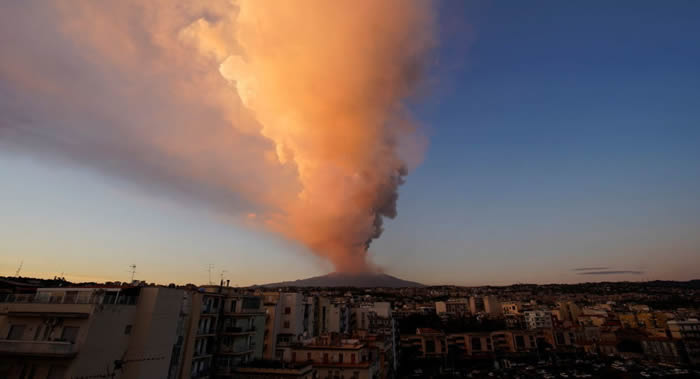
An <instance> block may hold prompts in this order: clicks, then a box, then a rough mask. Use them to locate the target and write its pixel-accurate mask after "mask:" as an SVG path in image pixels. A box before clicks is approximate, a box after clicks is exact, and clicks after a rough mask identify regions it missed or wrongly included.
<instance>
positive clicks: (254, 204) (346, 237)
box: [0, 0, 435, 271]
mask: <svg viewBox="0 0 700 379" xmlns="http://www.w3.org/2000/svg"><path fill="white" fill-rule="evenodd" d="M31 3H32V2H21V3H16V4H15V3H13V4H5V5H3V6H2V7H3V8H5V9H4V12H2V13H3V14H4V15H5V16H0V21H2V22H3V23H4V24H5V25H6V27H7V28H10V29H14V30H15V31H17V33H16V34H15V35H13V37H12V38H9V37H8V36H5V37H2V38H5V39H6V40H3V46H6V48H5V52H7V53H9V54H4V55H3V59H2V61H1V62H0V80H2V83H3V86H2V87H0V88H2V89H3V90H4V91H8V92H11V93H12V96H3V97H2V102H1V103H0V106H1V107H2V111H3V113H4V117H5V121H4V122H3V124H2V126H1V127H2V129H0V133H1V136H2V142H3V143H5V144H6V145H7V147H8V148H10V149H13V150H17V151H24V152H31V153H33V154H38V155H41V156H45V157H48V158H50V159H54V158H60V159H65V160H68V161H71V162H73V163H74V164H78V165H82V166H85V167H89V168H91V169H94V170H99V171H100V172H103V173H106V174H109V175H116V176H120V177H123V178H126V179H129V180H131V181H134V182H136V183H139V184H140V185H142V187H143V188H144V189H147V190H149V191H156V192H162V191H164V192H167V193H169V194H170V196H176V197H178V198H179V199H183V200H186V201H188V202H192V203H195V204H199V205H200V206H202V207H206V208H209V209H211V210H212V211H214V212H219V213H224V214H229V215H240V217H241V218H242V219H245V220H246V221H247V222H248V223H254V224H256V225H260V226H262V227H265V228H267V229H269V230H271V231H274V232H278V233H280V234H282V235H284V236H286V237H288V238H290V239H292V240H295V241H298V242H300V243H302V244H303V245H305V246H307V247H308V249H309V250H310V251H312V252H313V253H315V254H317V255H318V256H321V257H324V258H327V259H328V260H330V261H331V262H332V264H333V265H334V267H335V269H336V270H339V271H365V270H369V269H373V268H374V266H373V264H372V263H371V262H369V261H368V259H367V256H366V254H367V252H366V249H367V247H368V246H369V243H370V242H371V240H372V239H374V238H377V237H379V235H380V234H381V232H382V219H383V218H384V217H390V218H393V217H395V216H396V214H397V210H396V200H397V196H398V193H397V189H398V186H399V185H400V184H401V183H402V182H403V177H404V176H405V175H406V174H407V170H408V165H407V161H417V160H419V159H420V155H421V152H420V151H419V149H418V151H417V149H415V148H414V147H415V146H420V145H422V142H421V141H422V139H423V137H422V136H421V134H420V132H419V129H420V128H419V127H418V126H417V125H416V123H415V122H414V121H413V120H412V118H411V116H410V114H409V112H408V111H407V110H406V108H405V106H404V101H405V100H407V99H408V98H409V97H411V96H412V95H413V94H414V93H415V91H416V86H417V85H418V84H419V82H420V78H421V75H422V72H423V71H424V69H425V65H426V59H427V56H428V54H429V52H430V50H431V48H432V47H433V45H434V38H435V36H434V35H433V22H434V20H433V17H434V16H433V10H432V8H431V7H432V4H431V3H430V2H425V1H403V0H392V1H381V2H377V1H369V0H367V1H360V2H328V1H321V0H319V1H314V0H308V1H299V2H296V1H295V2H291V1H277V2H258V1H232V2H226V1H211V2H189V1H183V2H180V3H178V4H177V5H173V4H172V2H169V1H146V2H143V1H120V2H109V3H95V2H91V1H75V2H73V1H71V2H57V3H52V4H44V6H32V4H31ZM27 28H32V29H34V28H36V30H32V31H31V32H30V31H28V30H27ZM37 38H39V40H38V41H37ZM5 57H7V59H5ZM251 215H252V216H251Z"/></svg>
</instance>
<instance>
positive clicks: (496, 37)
mask: <svg viewBox="0 0 700 379" xmlns="http://www.w3.org/2000/svg"><path fill="white" fill-rule="evenodd" d="M27 4H29V2H28V3H27ZM632 4H633V5H632ZM24 6H25V5H13V6H8V8H10V9H8V12H0V21H7V22H0V30H3V31H5V33H3V34H5V35H6V36H8V35H9V32H8V30H6V28H5V27H3V26H2V25H6V27H7V28H13V27H15V28H16V29H14V30H13V32H14V34H13V36H14V38H16V41H19V42H17V43H13V44H9V43H8V44H5V43H4V42H5V41H6V39H2V37H0V41H3V43H2V44H1V45H0V46H2V47H0V49H2V50H0V51H2V53H3V55H5V53H6V54H12V55H13V56H20V57H22V58H21V59H19V60H17V62H19V63H18V66H12V64H9V63H8V64H3V63H2V62H0V113H1V114H3V116H0V177H1V178H3V179H4V180H2V186H0V197H1V198H2V199H3V200H2V201H1V202H0V240H1V241H3V242H2V243H1V244H0V257H1V258H0V275H2V276H11V275H13V274H14V273H15V271H16V270H17V268H18V267H19V266H20V264H22V271H21V274H22V275H23V276H37V277H53V276H56V275H61V274H63V276H65V277H66V278H67V279H68V280H71V281H74V282H80V281H91V280H95V281H125V280H127V279H128V278H129V277H130V273H129V272H128V270H129V265H130V264H135V265H136V266H137V274H136V279H140V280H145V281H147V282H156V283H161V284H167V283H171V282H172V283H178V284H184V283H190V282H191V283H195V284H204V283H207V282H208V281H209V271H210V270H209V265H210V264H213V265H214V269H213V270H211V277H212V281H213V282H214V283H218V281H219V277H220V275H221V271H222V270H225V273H224V278H225V279H229V280H230V281H231V284H232V285H238V286H247V285H252V284H263V283H271V282H281V281H288V280H295V279H302V278H306V277H312V276H317V275H322V274H326V273H328V272H330V271H333V264H331V263H329V261H328V260H324V259H323V258H321V257H319V256H317V255H314V254H313V253H311V252H310V249H309V248H308V247H306V246H305V245H304V244H303V243H301V242H299V241H300V239H297V240H296V241H295V240H294V238H288V237H285V236H284V234H283V233H275V232H272V231H270V230H269V229H265V228H264V227H262V226H261V225H259V224H257V223H256V222H255V220H254V219H255V217H256V215H257V214H256V213H253V212H252V211H251V212H247V213H245V214H246V215H247V216H248V217H245V216H244V217H238V216H234V215H233V214H231V213H228V212H226V211H225V210H224V209H221V208H217V207H212V206H211V205H210V204H204V205H203V204H202V203H200V202H198V201H196V200H194V201H193V200H191V199H189V198H187V197H183V196H180V195H179V194H178V193H177V192H176V191H168V190H162V187H158V186H153V185H151V184H150V183H149V180H148V179H146V180H140V179H137V180H133V177H129V176H125V175H119V174H116V175H115V174H114V172H116V171H119V170H110V169H109V167H108V166H110V165H111V166H114V165H115V164H114V162H113V161H107V163H106V164H103V165H102V166H105V167H107V168H103V167H102V166H101V167H100V168H98V169H96V168H95V167H94V166H91V165H90V162H84V161H81V160H80V159H75V157H70V156H67V155H65V154H63V155H61V154H53V152H52V151H50V149H42V148H41V146H40V147H39V148H36V147H33V148H31V149H27V148H24V147H23V146H21V145H20V144H18V143H17V140H15V139H12V138H11V137H12V134H11V132H12V131H13V130H14V128H17V125H25V124H32V122H35V123H40V122H46V120H47V119H43V118H42V117H43V115H42V112H48V111H47V109H48V110H50V111H51V112H55V113H50V112H49V114H50V115H56V114H64V113H63V112H65V113H66V114H68V115H69V116H71V117H72V113H71V112H77V110H79V109H82V105H83V103H84V102H87V101H88V100H89V99H90V98H91V97H99V96H102V95H106V98H105V99H102V100H101V101H104V102H105V104H108V105H106V106H105V107H104V108H105V109H99V110H97V111H96V112H98V113H99V112H103V113H104V114H109V115H110V116H113V115H111V114H110V112H112V111H113V109H111V107H110V106H109V104H112V103H113V104H114V106H115V109H117V110H119V111H122V110H123V109H128V108H126V106H127V105H129V104H130V103H131V102H133V101H138V100H141V99H140V98H128V97H124V98H121V97H119V95H120V94H127V95H134V94H136V93H137V92H133V93H132V92H129V91H131V90H132V89H133V87H138V88H139V89H141V90H143V89H144V88H148V85H149V83H148V82H146V83H131V82H129V81H128V78H130V77H132V76H130V75H132V74H134V75H136V76H133V77H135V78H136V80H142V79H145V78H147V77H148V76H147V75H144V74H143V73H141V74H138V75H137V72H136V71H137V70H138V69H141V70H144V71H145V72H147V73H157V72H159V71H158V69H160V68H159V67H145V68H144V67H140V66H138V65H133V66H132V65H131V62H127V63H124V66H118V67H119V68H120V69H123V70H124V71H123V72H120V73H119V78H118V79H116V80H117V81H119V80H122V81H124V82H120V83H119V85H116V84H114V83H112V82H111V81H110V80H106V79H105V80H102V79H100V80H99V81H96V82H94V83H93V82H90V83H87V84H86V83H82V82H80V81H78V83H76V84H75V87H74V88H75V91H76V92H73V93H71V94H72V95H74V97H70V98H61V102H60V103H59V102H55V103H51V101H52V100H55V99H53V98H51V97H46V98H44V97H42V96H39V95H38V94H41V93H42V92H41V91H44V90H47V89H46V88H48V87H50V85H51V83H47V82H46V81H41V80H38V81H36V82H33V81H32V80H31V79H32V78H34V77H33V76H32V75H33V74H34V73H35V72H40V73H41V76H37V77H38V78H57V77H58V78H60V77H62V76H68V77H70V76H71V75H76V73H75V70H77V69H80V68H81V67H87V68H88V69H91V70H92V69H93V68H94V66H93V65H92V64H93V63H94V64H95V65H97V63H95V62H94V61H92V59H94V60H99V59H101V58H104V57H105V56H110V57H112V58H113V59H115V60H118V59H117V58H120V59H121V58H122V57H118V54H117V56H112V55H110V54H112V53H113V51H111V50H110V49H106V50H107V52H101V54H104V55H100V54H95V55H89V54H88V55H86V56H83V55H82V54H85V52H84V51H82V50H81V49H80V46H81V44H82V43H87V42H85V41H84V40H83V39H82V38H83V37H85V36H81V35H79V34H71V32H70V31H65V30H64V33H65V34H63V35H62V36H61V38H62V39H60V41H61V42H62V43H65V45H60V46H57V45H53V43H55V42H56V41H58V40H59V37H56V36H51V35H50V33H51V32H52V29H51V28H52V26H54V25H52V24H51V22H53V20H58V19H60V18H61V17H64V18H66V19H68V20H72V19H71V17H70V16H67V15H66V13H60V12H58V11H57V12H56V13H52V10H51V9H36V8H35V9H31V12H27V13H25V14H23V16H21V17H20V16H19V15H20V13H19V12H20V11H23V10H27V9H24V8H22V7H24ZM13 7H16V9H15V8H13ZM26 7H27V8H31V5H26ZM434 8H435V9H434V11H435V12H436V16H437V20H438V21H437V22H436V32H437V34H438V35H437V37H436V41H438V47H437V48H435V49H434V50H433V51H431V52H430V55H429V56H428V60H429V61H430V62H431V65H430V70H429V71H428V72H427V75H426V78H425V83H424V84H423V86H425V87H426V88H425V91H426V93H421V94H420V96H418V97H417V98H412V99H410V101H409V102H408V103H407V104H408V111H409V112H410V114H411V117H412V118H414V119H415V120H417V122H418V123H419V124H421V130H423V132H424V134H425V137H426V138H425V141H423V140H422V139H419V141H418V142H419V144H420V143H423V142H425V143H426V144H427V148H426V150H425V152H424V153H422V154H421V153H416V155H415V156H416V157H418V158H419V156H420V155H423V158H422V160H421V159H416V161H415V162H408V164H409V166H410V167H409V168H410V172H409V174H408V175H407V176H406V177H405V180H406V183H405V184H403V185H402V186H401V187H400V188H399V190H398V192H399V198H398V202H397V208H398V216H397V217H396V218H395V219H393V220H385V223H384V233H383V235H382V236H381V237H380V238H378V239H376V240H375V241H374V242H373V243H372V245H371V246H370V250H369V256H370V258H371V262H374V263H375V264H376V265H378V267H379V268H381V269H382V270H384V271H386V272H387V273H389V274H391V275H395V276H397V277H400V278H402V279H407V280H412V281H417V282H421V283H423V284H427V285H439V284H454V285H489V284H493V285H507V284H512V283H517V282H524V283H575V282H588V281H618V280H619V281H624V280H627V281H641V280H690V279H698V278H700V271H698V267H700V234H699V233H698V230H700V195H699V194H700V149H698V148H697V146H698V145H699V143H700V128H699V127H698V124H699V121H700V75H697V74H698V67H700V51H698V49H697V48H696V47H697V37H696V36H697V35H700V26H699V25H698V24H697V22H696V21H695V20H697V15H698V13H699V12H700V7H699V6H698V5H697V4H694V3H691V2H677V3H674V4H669V5H667V6H665V7H659V6H658V3H653V2H634V3H632V2H629V3H624V2H621V3H615V4H596V5H595V6H592V5H591V4H583V3H581V4H570V3H561V2H544V1H543V2H538V4H537V6H535V5H533V4H509V6H506V5H499V4H494V3H488V2H470V3H469V4H462V3H458V2H436V3H435V6H434ZM120 10H123V9H120ZM13 11H16V12H13ZM62 11H66V10H65V9H64V10H62ZM68 11H73V10H72V9H69V10H68ZM83 11H84V10H83ZM3 13H4V14H3ZM79 13H80V11H79V10H77V9H76V10H75V14H76V15H78V14H79ZM117 16H123V17H127V18H128V17H132V16H133V17H135V16H134V15H130V14H127V15H122V14H116V15H115V17H117ZM13 17H14V18H16V20H13V21H12V22H10V20H9V18H13ZM103 17H107V16H105V15H103ZM27 20H43V21H46V22H47V24H44V25H43V26H42V27H39V28H34V25H33V24H32V23H29V22H26V23H24V24H23V21H27ZM56 22H58V21H56ZM103 32H104V30H103ZM130 32H133V33H139V32H140V31H130ZM100 36H101V35H100ZM94 37H95V38H97V36H94ZM6 38H8V37H6ZM23 41H24V42H27V45H28V46H32V47H29V48H26V49H24V47H23V46H20V44H21V43H22V42H23ZM37 41H38V42H37ZM105 41H110V40H109V39H106V40H105ZM105 41H98V42H100V43H103V42H105ZM29 42H32V43H34V42H36V45H31V43H29ZM69 42H71V43H73V44H74V45H71V44H70V43H69ZM93 42H94V41H93ZM91 43H92V42H91ZM123 47H124V48H125V49H127V50H128V46H123ZM61 48H64V49H65V50H63V51H59V49H61ZM139 48H141V47H139ZM46 52H48V53H46ZM20 53H21V54H20ZM151 53H153V52H151V51H144V52H140V53H139V54H143V55H144V56H149V54H151ZM153 54H155V53H153ZM54 56H55V57H56V59H55V60H54V61H51V60H49V61H42V60H41V59H47V57H54ZM74 56H81V57H82V58H81V59H79V60H78V62H79V63H80V64H78V63H76V61H72V60H71V59H72V57H74ZM37 57H38V58H41V59H37ZM31 58H34V59H31ZM22 59H26V60H24V61H23V60H22ZM44 63H46V64H48V65H52V68H51V69H50V70H48V69H46V67H44V66H42V64H44ZM81 65H85V66H81ZM17 67H21V68H23V69H26V71H22V72H20V71H17ZM42 70H43V71H42ZM61 70H65V71H61ZM130 70H133V71H130ZM148 70H150V71H148ZM96 71H99V70H96ZM22 73H26V74H30V75H29V79H27V78H25V77H23V76H21V75H20V74H22ZM91 73H94V72H92V71H91ZM154 75H155V74H154ZM164 75H165V74H164ZM57 80H58V79H57ZM61 80H67V81H68V82H70V79H61ZM155 80H156V79H154V81H155ZM17 83H20V84H17ZM58 83H62V81H60V80H59V81H58ZM124 83H127V84H124ZM132 86H133V87H132ZM45 87H46V88H45ZM18 88H21V91H20V90H18ZM87 89H92V90H93V91H94V92H89V91H87ZM161 89H162V88H160V87H158V88H157V90H154V91H153V93H149V94H148V96H153V97H157V104H156V105H155V107H156V109H160V110H162V109H166V107H165V106H164V105H163V104H169V101H170V100H172V99H170V98H168V96H169V95H168V94H167V93H164V92H161V91H160V90H161ZM422 90H423V89H421V91H422ZM79 91H84V92H79ZM15 92H16V93H22V94H23V95H24V96H25V97H23V98H20V97H16V96H14V94H15ZM138 94H139V96H141V95H143V93H141V92H138ZM215 96H216V95H212V98H205V97H206V96H204V94H194V96H192V97H190V98H188V101H191V102H197V101H200V100H201V101H202V103H206V102H207V101H209V102H213V101H214V100H215V99H213V97H215ZM27 99H30V100H32V101H28V100H27ZM23 100H26V101H23ZM173 103H175V104H179V103H178V102H175V101H173ZM196 105H198V107H194V106H193V107H192V109H186V110H184V111H178V112H187V111H188V110H189V111H191V112H192V113H178V115H183V114H185V115H188V116H189V117H191V119H189V120H186V121H187V122H195V121H196V120H198V117H200V116H201V117H202V119H203V120H208V119H209V117H214V116H211V115H209V114H200V113H197V112H203V110H207V109H209V108H208V107H207V106H210V105H211V104H210V103H208V104H204V105H202V104H198V103H197V104H196ZM200 105H201V106H200ZM134 106H136V107H137V108H138V109H139V111H140V112H141V111H143V110H144V109H149V108H148V105H147V104H134ZM158 107H160V108H158ZM195 108H196V109H195ZM237 112H238V111H237ZM99 115H100V116H102V115H103V114H102V113H100V114H99ZM91 116H92V115H91ZM91 116H90V117H91ZM86 117H87V119H89V117H88V116H86ZM95 117H96V118H95V119H99V118H98V117H97V116H95ZM216 117H219V116H218V115H217V116H216ZM68 118H69V119H70V117H68ZM143 119H147V120H149V121H153V122H154V125H156V126H154V128H156V127H157V126H158V125H159V124H158V123H159V122H163V123H167V122H172V121H173V119H171V118H170V116H169V115H168V117H166V115H161V114H155V115H150V114H148V115H147V116H143ZM48 120H50V118H48ZM81 120H84V119H81ZM23 123H24V124H23ZM33 126H34V127H36V130H38V131H41V125H38V124H37V125H33ZM160 127H164V125H160ZM31 130H32V131H35V129H31ZM86 130H90V131H92V130H93V129H89V128H87V129H86ZM165 135H167V133H166V134H165ZM52 137H55V138H57V139H59V140H61V139H62V138H66V139H69V141H68V142H69V143H71V142H75V141H72V140H70V139H71V138H72V137H74V136H71V135H56V136H52ZM84 137H85V141H90V138H91V137H92V135H87V134H86V135H85V136H84ZM178 137H182V136H178ZM189 137H191V136H185V137H184V138H185V139H187V138H189ZM114 138H119V136H118V135H116V136H114ZM204 139H205V140H207V141H208V140H210V139H212V137H211V136H207V137H206V138H204ZM195 141H196V140H195ZM255 143H258V142H257V140H255V141H253V140H251V144H255ZM124 146H130V145H129V143H126V142H125V145H124ZM199 146H204V145H198V143H197V142H194V143H193V144H192V145H187V146H185V147H186V148H188V149H194V150H196V149H197V148H198V147H199ZM414 148H416V149H417V150H421V148H420V147H414ZM183 149H184V148H183ZM173 154H176V153H173ZM232 155H235V154H232ZM242 156H243V155H242ZM412 157H413V156H412ZM239 162H240V161H237V160H235V159H234V160H232V161H231V165H236V164H239ZM256 168H258V167H255V166H252V169H253V170H251V171H252V173H256V171H255V170H254V169H256ZM158 174H162V175H163V176H166V177H167V176H168V174H169V172H158ZM247 174H250V173H247ZM250 175H251V176H254V175H252V174H250ZM280 182H281V179H280ZM261 183H262V184H264V185H267V186H269V187H266V188H267V189H266V190H265V191H264V192H266V193H267V192H268V191H269V190H270V188H274V186H275V185H278V184H279V182H276V181H272V180H271V179H270V178H267V177H265V178H264V180H262V179H261V180H253V179H250V183H249V182H246V184H250V185H253V184H256V185H261ZM189 184H190V185H192V186H193V188H198V189H201V190H202V191H203V192H205V191H207V190H208V189H210V188H209V187H207V186H206V185H203V186H198V182H196V181H194V180H193V181H192V182H190V183H189ZM208 184H211V183H208ZM246 188H247V187H246ZM271 192H272V193H274V191H271ZM285 194H286V192H285ZM219 195H220V194H218V193H217V194H215V195H214V196H216V197H217V198H218V196H219ZM229 195H230V196H229ZM234 195H235V193H234V194H226V196H224V197H225V198H226V199H230V200H231V202H232V203H236V204H239V200H238V199H236V198H235V197H236V196H234ZM216 204H219V203H216ZM266 205H269V204H268V203H266ZM251 208H255V207H251ZM261 208H262V207H261ZM263 211H264V210H263Z"/></svg>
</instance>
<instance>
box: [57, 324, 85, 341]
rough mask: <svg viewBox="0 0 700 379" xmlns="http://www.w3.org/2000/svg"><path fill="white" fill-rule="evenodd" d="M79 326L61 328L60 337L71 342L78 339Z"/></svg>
mask: <svg viewBox="0 0 700 379" xmlns="http://www.w3.org/2000/svg"><path fill="white" fill-rule="evenodd" d="M79 330H80V328H78V327H77V326H66V327H64V328H63V334H61V339H62V340H64V341H68V342H71V343H75V341H76V340H77V339H78V331H79Z"/></svg>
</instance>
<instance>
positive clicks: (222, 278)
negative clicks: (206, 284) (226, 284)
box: [221, 270, 226, 283]
mask: <svg viewBox="0 0 700 379" xmlns="http://www.w3.org/2000/svg"><path fill="white" fill-rule="evenodd" d="M225 272H226V270H221V282H222V283H223V281H224V273H225Z"/></svg>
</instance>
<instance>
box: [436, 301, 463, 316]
mask: <svg viewBox="0 0 700 379" xmlns="http://www.w3.org/2000/svg"><path fill="white" fill-rule="evenodd" d="M435 313H437V314H438V315H442V314H450V315H465V314H468V313H469V300H467V299H448V300H447V301H437V302H435Z"/></svg>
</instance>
